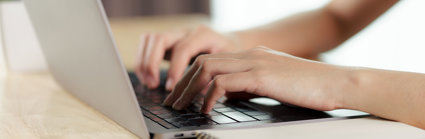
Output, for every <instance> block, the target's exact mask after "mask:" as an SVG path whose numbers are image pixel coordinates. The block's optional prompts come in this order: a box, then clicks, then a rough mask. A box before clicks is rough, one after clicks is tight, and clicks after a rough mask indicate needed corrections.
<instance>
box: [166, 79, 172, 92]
mask: <svg viewBox="0 0 425 139" xmlns="http://www.w3.org/2000/svg"><path fill="white" fill-rule="evenodd" d="M172 84H173V79H171V78H168V79H167V82H166V83H165V89H167V90H168V91H171V90H173V88H172Z"/></svg>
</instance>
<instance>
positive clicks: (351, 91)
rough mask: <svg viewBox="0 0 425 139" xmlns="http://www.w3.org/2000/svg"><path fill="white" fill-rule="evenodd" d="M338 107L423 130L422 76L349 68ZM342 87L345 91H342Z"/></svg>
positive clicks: (424, 85) (424, 99)
mask: <svg viewBox="0 0 425 139" xmlns="http://www.w3.org/2000/svg"><path fill="white" fill-rule="evenodd" d="M350 76H351V77H350V80H351V82H350V83H349V84H347V86H345V87H343V88H341V89H342V90H340V92H341V93H343V100H342V101H341V102H342V104H341V108H346V109H356V110H361V111H365V112H369V113H371V114H374V115H377V116H380V117H383V118H387V119H392V120H396V121H400V122H404V123H407V124H410V125H413V126H417V127H420V128H422V129H425V75H424V74H419V73H410V72H399V71H387V70H376V69H351V70H350ZM343 90H344V91H343Z"/></svg>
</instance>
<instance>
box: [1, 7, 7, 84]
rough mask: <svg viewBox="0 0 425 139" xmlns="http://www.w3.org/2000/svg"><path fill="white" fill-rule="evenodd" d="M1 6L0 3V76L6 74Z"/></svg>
mask: <svg viewBox="0 0 425 139" xmlns="http://www.w3.org/2000/svg"><path fill="white" fill-rule="evenodd" d="M1 15H2V6H1V5H0V77H1V76H4V75H5V74H6V61H5V60H6V59H5V55H4V51H3V49H4V48H3V32H2V17H1Z"/></svg>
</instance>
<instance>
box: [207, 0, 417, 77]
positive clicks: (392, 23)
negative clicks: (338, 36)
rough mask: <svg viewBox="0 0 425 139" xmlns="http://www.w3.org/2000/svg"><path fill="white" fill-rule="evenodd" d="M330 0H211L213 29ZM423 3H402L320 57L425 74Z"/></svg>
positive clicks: (231, 27)
mask: <svg viewBox="0 0 425 139" xmlns="http://www.w3.org/2000/svg"><path fill="white" fill-rule="evenodd" d="M327 2H329V0H231V1H229V0H213V1H212V6H213V8H212V9H213V11H212V15H213V27H215V28H216V29H218V30H220V31H230V30H238V29H245V28H249V27H253V26H257V25H261V24H264V23H267V22H270V21H274V20H277V19H279V18H283V17H287V16H289V15H292V14H294V13H296V12H300V11H305V10H311V9H314V8H318V7H321V6H323V5H325V4H326V3H327ZM424 13H425V1H423V0H402V1H400V2H399V3H398V4H397V5H395V6H394V7H393V8H392V9H390V10H389V11H388V12H387V13H385V14H384V15H383V16H382V17H380V18H378V19H377V20H376V21H375V22H374V23H372V24H371V25H370V26H369V27H367V28H366V29H364V30H363V31H361V32H360V33H359V34H357V35H356V36H354V37H353V38H351V39H350V40H348V41H347V42H345V43H344V44H342V45H341V46H340V47H339V48H337V49H335V50H333V51H330V52H328V53H325V54H323V57H322V58H323V59H324V60H325V61H327V62H328V63H333V64H338V65H349V66H366V67H373V68H382V69H392V70H404V71H414V72H422V73H425V63H424V62H423V60H425V54H424V53H425V41H424V40H425V18H424V17H425V16H424Z"/></svg>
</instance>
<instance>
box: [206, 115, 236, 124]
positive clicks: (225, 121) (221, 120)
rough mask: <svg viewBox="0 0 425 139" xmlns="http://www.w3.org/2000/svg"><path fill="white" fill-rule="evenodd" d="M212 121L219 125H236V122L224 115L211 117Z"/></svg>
mask: <svg viewBox="0 0 425 139" xmlns="http://www.w3.org/2000/svg"><path fill="white" fill-rule="evenodd" d="M211 120H213V121H214V122H216V123H219V124H228V123H235V122H236V121H235V120H233V119H230V118H229V117H226V116H224V115H217V116H211Z"/></svg>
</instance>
